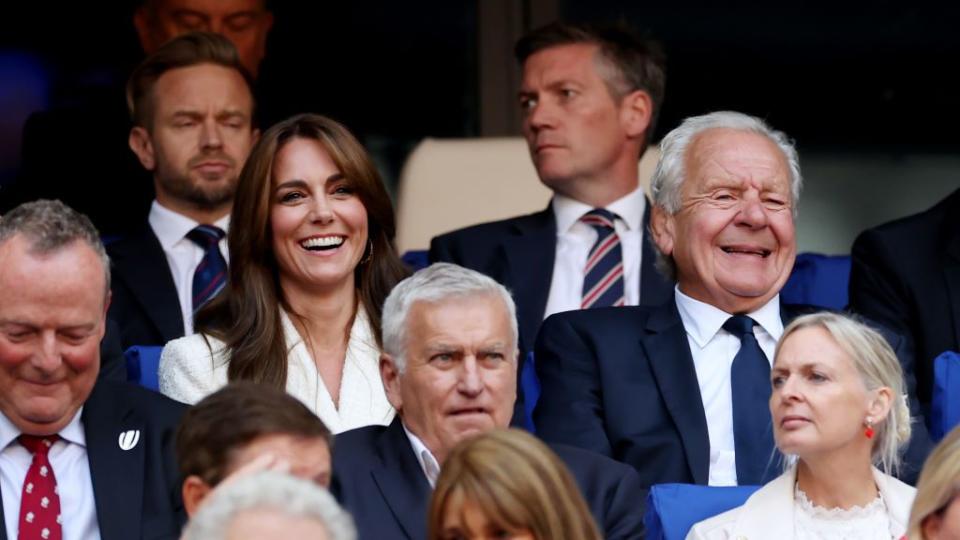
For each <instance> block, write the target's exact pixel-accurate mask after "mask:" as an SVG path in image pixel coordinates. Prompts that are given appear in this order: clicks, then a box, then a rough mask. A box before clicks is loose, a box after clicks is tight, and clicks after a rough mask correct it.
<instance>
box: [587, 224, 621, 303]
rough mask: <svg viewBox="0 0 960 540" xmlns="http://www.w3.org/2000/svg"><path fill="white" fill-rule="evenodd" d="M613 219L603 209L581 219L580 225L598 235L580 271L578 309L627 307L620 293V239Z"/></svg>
mask: <svg viewBox="0 0 960 540" xmlns="http://www.w3.org/2000/svg"><path fill="white" fill-rule="evenodd" d="M616 218H617V216H615V215H614V214H613V213H612V212H610V211H608V210H604V209H603V208H595V209H593V210H591V211H589V212H587V213H586V214H584V215H583V217H581V218H580V221H581V222H583V223H586V224H587V225H589V226H591V227H593V229H594V230H595V231H597V241H596V242H595V243H594V244H593V247H592V248H590V255H588V256H587V265H586V267H585V268H584V271H583V296H582V297H581V301H580V307H581V309H587V308H592V307H607V306H622V305H624V304H625V303H626V297H625V296H624V293H623V254H622V251H621V249H620V237H619V236H617V231H616V229H614V228H613V222H614V220H615V219H616Z"/></svg>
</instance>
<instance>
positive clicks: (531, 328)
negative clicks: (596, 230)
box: [430, 201, 673, 356]
mask: <svg viewBox="0 0 960 540" xmlns="http://www.w3.org/2000/svg"><path fill="white" fill-rule="evenodd" d="M649 224H650V201H647V211H646V212H644V214H643V245H642V250H641V256H640V304H641V305H645V306H657V305H660V304H662V303H663V302H664V301H666V300H667V298H669V297H670V294H671V293H672V291H673V284H672V283H670V282H669V281H668V280H666V279H665V278H664V277H663V276H662V275H660V273H659V272H657V270H656V268H654V261H656V254H655V252H654V247H653V245H652V243H651V240H650V238H649V235H648V234H647V229H648V226H649ZM556 243H557V221H556V218H555V217H554V214H553V208H552V207H551V206H547V208H546V209H545V210H542V211H540V212H537V213H534V214H529V215H526V216H520V217H515V218H510V219H505V220H502V221H494V222H491V223H483V224H480V225H474V226H472V227H467V228H465V229H460V230H457V231H453V232H449V233H446V234H444V235H441V236H437V237H436V238H434V239H433V240H432V241H431V242H430V261H431V262H451V263H454V264H459V265H460V266H465V267H467V268H471V269H473V270H476V271H478V272H480V273H483V274H486V275H488V276H490V277H492V278H493V279H495V280H497V281H498V282H500V283H501V284H503V285H504V286H505V287H507V288H508V289H510V291H511V292H512V293H513V298H514V301H516V303H517V319H518V322H519V327H520V350H521V351H523V352H524V353H526V352H527V351H529V350H532V349H533V341H534V339H535V338H536V335H537V331H538V330H539V329H540V324H541V322H543V314H544V311H545V310H546V308H547V297H548V296H549V294H550V283H551V279H552V276H553V262H554V258H555V255H556ZM521 356H523V355H521Z"/></svg>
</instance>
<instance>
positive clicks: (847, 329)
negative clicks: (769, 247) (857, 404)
mask: <svg viewBox="0 0 960 540" xmlns="http://www.w3.org/2000/svg"><path fill="white" fill-rule="evenodd" d="M804 328H822V329H824V330H826V331H827V333H829V334H830V336H831V337H832V338H833V340H834V341H835V342H836V343H837V345H838V346H839V347H840V348H841V349H842V350H843V352H845V353H846V354H847V356H848V357H849V358H850V360H851V361H852V362H853V365H854V367H855V368H856V369H857V372H858V373H859V374H860V377H861V379H862V380H863V384H864V386H865V387H866V389H867V390H876V389H877V388H881V387H887V388H889V389H890V391H891V393H892V394H893V400H892V402H891V404H890V411H889V413H888V414H887V417H886V418H878V419H875V424H874V428H875V430H876V437H875V438H874V439H873V448H872V450H871V459H872V461H873V464H874V465H876V466H878V467H879V468H880V469H881V470H882V471H883V472H885V473H887V474H893V475H896V473H897V472H898V471H899V470H900V449H901V448H902V447H904V446H905V445H906V444H907V442H909V441H910V432H911V427H910V423H911V419H910V408H909V407H908V406H907V399H908V398H907V396H906V384H905V383H904V381H903V370H902V369H901V367H900V361H899V360H897V355H896V353H894V352H893V349H892V348H891V347H890V344H888V343H887V340H886V339H884V338H883V336H882V335H880V333H879V332H877V331H876V330H874V329H872V328H870V327H869V326H867V325H866V324H864V323H863V322H860V321H859V320H857V319H855V318H854V317H852V316H848V315H841V314H839V313H833V312H829V311H823V312H819V313H813V314H810V315H804V316H802V317H798V318H796V319H794V320H793V322H791V323H790V324H789V325H788V326H787V327H786V328H785V329H784V330H783V335H782V336H781V337H780V341H779V342H778V343H777V351H776V354H775V355H774V363H776V357H778V356H779V355H780V350H781V348H782V347H783V343H784V342H786V340H787V338H788V337H790V336H791V335H792V334H794V333H795V332H797V331H798V330H801V329H804Z"/></svg>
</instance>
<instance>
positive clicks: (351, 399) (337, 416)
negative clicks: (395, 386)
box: [159, 306, 396, 434]
mask: <svg viewBox="0 0 960 540" xmlns="http://www.w3.org/2000/svg"><path fill="white" fill-rule="evenodd" d="M281 318H282V323H283V332H284V336H285V337H286V340H287V350H288V351H289V353H288V356H287V360H288V363H287V392H288V393H289V394H290V395H292V396H294V397H295V398H297V399H299V400H300V401H301V402H303V403H304V404H305V405H306V406H307V407H308V408H309V409H310V410H312V411H313V412H314V413H315V414H316V415H317V416H319V417H320V419H321V420H323V423H324V424H326V425H327V428H329V429H330V431H332V432H333V433H334V434H337V433H340V432H341V431H347V430H350V429H354V428H358V427H363V426H368V425H372V424H379V425H388V424H389V423H390V422H391V421H392V420H393V417H394V414H395V413H396V411H394V409H393V407H392V406H391V405H390V402H388V401H387V396H386V393H385V391H384V389H383V383H382V382H381V380H380V367H379V363H380V353H379V351H378V349H377V345H376V340H375V339H374V338H373V332H372V330H371V328H370V321H369V319H368V318H367V314H366V312H365V311H364V310H363V306H360V307H358V309H357V316H356V317H355V319H354V321H353V327H352V328H351V329H350V341H349V342H348V344H347V356H346V359H345V360H344V365H343V375H342V377H343V378H342V379H341V381H340V404H339V407H337V406H336V405H334V403H333V399H332V398H331V397H330V393H329V392H328V391H327V387H326V386H325V385H324V384H323V379H321V378H320V374H319V373H318V372H317V368H316V365H315V364H314V361H313V358H312V357H311V356H310V352H309V351H308V350H307V346H306V344H305V343H304V341H303V338H301V337H300V333H299V332H297V329H296V328H295V327H294V325H293V322H292V321H291V320H290V317H289V315H287V313H286V312H284V311H283V310H281ZM228 362H229V359H228V358H227V354H226V348H225V344H224V343H223V342H222V341H220V340H218V339H215V338H212V337H210V336H204V335H201V334H194V335H192V336H186V337H182V338H179V339H175V340H173V341H171V342H169V343H167V345H166V347H164V348H163V353H162V354H161V356H160V372H159V378H160V392H162V393H163V394H164V395H166V396H168V397H170V398H173V399H175V400H177V401H181V402H184V403H189V404H194V403H196V402H197V401H200V400H201V399H203V398H204V397H205V396H207V395H208V394H211V393H213V392H214V391H216V390H217V389H219V388H220V387H222V386H225V385H226V384H227V365H228Z"/></svg>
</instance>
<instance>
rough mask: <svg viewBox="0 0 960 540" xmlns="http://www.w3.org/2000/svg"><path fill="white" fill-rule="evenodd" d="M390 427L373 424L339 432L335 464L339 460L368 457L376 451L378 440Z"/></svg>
mask: <svg viewBox="0 0 960 540" xmlns="http://www.w3.org/2000/svg"><path fill="white" fill-rule="evenodd" d="M388 429H389V426H380V425H373V426H365V427H361V428H356V429H351V430H349V431H344V432H342V433H338V434H337V435H336V436H335V437H334V443H333V455H334V459H333V462H334V464H336V463H337V460H347V461H351V462H357V461H360V460H364V459H366V458H367V457H369V456H370V455H372V454H373V453H374V451H375V448H376V445H377V443H378V440H379V439H380V437H381V436H382V435H383V434H384V433H385V432H386V431H387V430H388Z"/></svg>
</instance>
